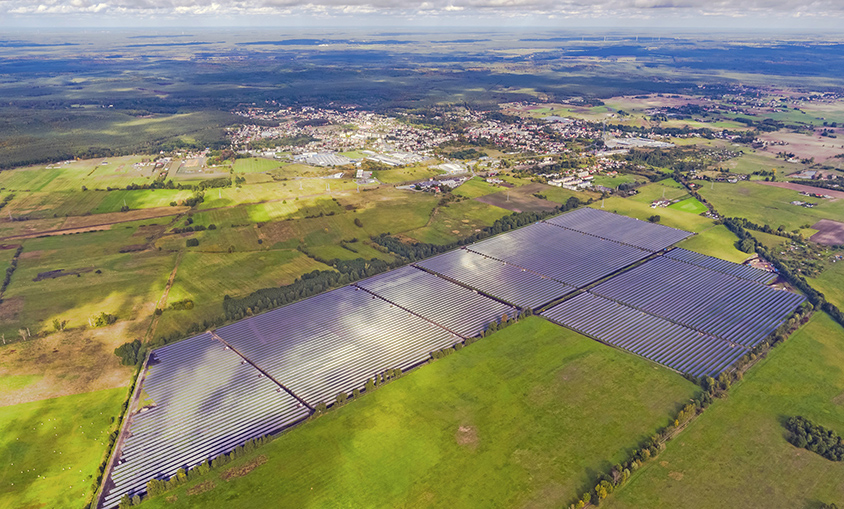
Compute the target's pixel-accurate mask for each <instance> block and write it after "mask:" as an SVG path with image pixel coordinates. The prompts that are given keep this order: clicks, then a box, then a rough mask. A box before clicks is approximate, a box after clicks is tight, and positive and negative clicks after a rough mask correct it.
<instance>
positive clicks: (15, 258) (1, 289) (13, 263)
mask: <svg viewBox="0 0 844 509" xmlns="http://www.w3.org/2000/svg"><path fill="white" fill-rule="evenodd" d="M22 252H23V246H18V248H17V249H16V250H15V254H14V255H13V256H12V261H11V262H9V266H8V267H6V276H5V277H4V278H3V284H2V285H0V302H3V300H2V298H1V297H2V296H3V293H4V292H5V291H6V288H8V287H9V283H11V282H12V274H14V273H15V270H17V268H18V258H19V257H20V255H21V253H22Z"/></svg>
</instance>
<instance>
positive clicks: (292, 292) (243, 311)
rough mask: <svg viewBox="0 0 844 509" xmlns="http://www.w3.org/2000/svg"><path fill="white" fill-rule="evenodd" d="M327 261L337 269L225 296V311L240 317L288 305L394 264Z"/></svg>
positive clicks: (233, 318)
mask: <svg viewBox="0 0 844 509" xmlns="http://www.w3.org/2000/svg"><path fill="white" fill-rule="evenodd" d="M323 263H326V264H327V265H330V266H332V267H334V268H335V269H337V270H336V271H334V270H315V271H312V272H309V273H307V274H303V275H302V276H301V277H299V278H297V279H296V281H294V282H293V283H292V284H289V285H287V286H282V287H276V288H262V289H260V290H257V291H255V292H252V293H251V294H249V295H247V296H245V297H242V298H237V299H235V298H231V297H229V296H228V295H226V296H224V297H223V311H224V315H225V316H224V318H225V319H226V320H240V319H241V318H245V317H247V316H252V315H253V314H257V313H260V312H261V311H264V310H267V309H273V308H277V307H279V306H284V305H285V304H289V303H291V302H296V301H298V300H302V299H306V298H308V297H311V296H314V295H317V294H319V293H322V292H324V291H326V290H329V289H331V288H335V287H337V286H341V285H346V284H349V283H352V282H354V281H357V280H359V279H362V278H365V277H370V276H374V275H376V274H380V273H381V272H384V271H386V270H388V269H390V268H392V265H391V264H389V263H387V262H385V261H384V260H379V259H377V258H373V259H371V260H364V259H363V258H356V259H354V260H338V259H334V260H326V261H324V262H323Z"/></svg>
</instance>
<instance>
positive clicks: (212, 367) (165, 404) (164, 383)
mask: <svg viewBox="0 0 844 509" xmlns="http://www.w3.org/2000/svg"><path fill="white" fill-rule="evenodd" d="M143 389H144V391H145V392H146V394H147V395H148V396H149V398H150V399H151V400H152V401H153V402H154V406H152V407H151V408H148V409H147V410H145V411H142V412H141V413H137V414H135V415H134V416H133V417H132V422H131V425H130V427H129V433H128V435H127V436H126V437H125V438H124V444H123V447H122V449H121V451H120V457H119V463H118V464H117V465H116V466H115V467H114V470H113V471H112V474H111V480H112V482H113V487H112V488H111V489H110V490H109V492H108V494H107V496H106V497H105V498H104V501H105V504H104V505H105V507H114V506H116V505H117V504H118V503H119V502H120V498H121V497H122V496H123V494H125V493H129V494H130V495H131V494H136V493H143V492H145V491H146V483H147V481H149V480H150V479H153V478H165V479H166V478H169V477H171V476H172V475H173V474H175V473H176V471H177V470H178V469H179V468H185V467H192V466H194V465H197V464H199V463H201V462H202V461H204V460H205V459H206V458H213V457H216V456H219V455H221V454H226V453H228V452H230V451H231V450H232V449H234V448H235V447H237V446H238V445H240V444H242V443H243V442H245V441H247V440H249V439H252V438H255V437H258V436H262V435H265V434H268V433H271V432H274V431H277V430H279V429H281V428H283V427H285V426H289V425H291V424H293V423H295V422H297V421H299V420H301V419H304V418H305V417H307V416H308V409H307V408H306V407H303V406H301V405H299V402H297V401H296V400H295V399H294V398H293V397H291V396H290V395H289V394H287V393H286V392H284V391H283V390H281V389H280V388H279V386H278V385H276V384H275V383H274V382H273V381H272V380H270V379H269V378H267V377H265V376H262V375H261V373H260V372H259V371H258V370H256V369H255V368H254V367H253V366H251V365H250V364H248V363H245V362H244V361H243V360H242V359H241V357H239V356H238V355H237V354H236V353H234V352H232V351H231V350H228V349H226V347H225V345H223V344H222V343H220V342H219V341H217V340H215V339H214V338H213V337H212V336H211V334H208V333H205V334H201V335H199V336H195V337H192V338H190V339H186V340H184V341H180V342H179V343H175V344H172V345H169V346H165V347H163V348H159V349H158V350H156V351H155V353H154V356H153V358H152V362H151V366H150V368H149V370H148V373H147V375H146V379H145V381H144V384H143Z"/></svg>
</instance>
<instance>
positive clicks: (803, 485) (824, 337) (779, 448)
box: [606, 314, 844, 509]
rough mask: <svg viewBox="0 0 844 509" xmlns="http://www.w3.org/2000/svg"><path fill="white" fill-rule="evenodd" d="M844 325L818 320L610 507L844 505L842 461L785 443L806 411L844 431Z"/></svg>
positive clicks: (718, 404)
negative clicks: (789, 424)
mask: <svg viewBox="0 0 844 509" xmlns="http://www.w3.org/2000/svg"><path fill="white" fill-rule="evenodd" d="M842 365H844V329H842V328H841V326H839V325H838V324H836V323H834V322H833V321H832V320H831V319H830V318H829V317H828V316H826V315H821V314H819V315H815V317H813V318H812V320H811V322H810V323H809V324H808V325H806V326H804V327H803V328H802V329H801V330H800V331H798V332H797V333H796V334H794V335H793V336H792V337H791V338H790V339H788V340H787V341H786V342H785V343H784V344H783V345H780V346H778V347H776V348H775V349H774V350H773V351H772V352H771V353H770V354H769V356H768V358H767V359H765V360H762V361H761V362H760V364H759V365H758V366H756V367H754V368H753V369H752V370H751V371H750V372H749V373H748V374H747V375H746V377H745V379H744V380H743V381H742V382H740V383H738V384H737V385H736V386H734V387H733V388H732V389H731V390H730V395H729V398H728V399H725V400H723V401H717V402H716V403H715V404H713V405H712V407H711V408H710V409H708V410H707V411H706V412H705V413H704V414H703V415H702V416H700V417H699V418H698V419H697V420H696V421H695V422H694V423H692V424H691V425H690V426H689V428H688V429H687V430H685V431H683V433H682V434H681V435H679V436H678V437H677V438H676V439H675V440H673V441H671V442H669V443H668V446H667V448H666V450H665V452H664V453H662V454H661V455H660V456H659V458H658V459H657V461H652V462H650V463H648V464H647V465H646V466H645V467H644V468H643V469H642V470H640V471H639V473H637V474H636V475H634V477H633V478H632V479H631V481H630V482H629V483H628V484H627V485H626V486H625V487H624V488H623V489H621V490H620V491H619V492H617V493H614V494H613V495H611V496H610V498H609V499H608V500H607V501H606V507H610V508H628V507H629V508H633V507H636V508H638V507H666V508H668V507H671V508H674V507H728V506H729V507H766V508H779V507H782V508H789V509H790V508H794V507H817V506H818V505H819V504H820V503H821V502H826V503H832V502H834V503H837V504H838V503H840V502H841V501H842V500H844V482H842V479H844V463H835V462H831V461H829V460H827V459H824V458H822V457H821V456H819V455H817V454H815V453H812V452H809V451H807V450H805V449H797V448H796V447H794V446H792V445H791V444H789V443H788V442H787V441H786V440H785V433H786V432H785V430H784V428H783V426H782V422H783V420H784V419H786V418H788V417H791V416H793V415H802V416H804V417H808V418H809V419H811V420H812V421H814V422H816V423H818V424H820V425H822V426H825V427H827V428H831V429H833V430H836V431H837V432H838V433H839V434H840V433H841V432H842V431H844V405H842V401H844V371H842V369H841V366H842Z"/></svg>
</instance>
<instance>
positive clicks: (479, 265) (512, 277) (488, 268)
mask: <svg viewBox="0 0 844 509" xmlns="http://www.w3.org/2000/svg"><path fill="white" fill-rule="evenodd" d="M416 265H417V266H418V267H421V268H423V269H425V270H428V271H431V272H435V273H437V274H439V275H441V276H443V277H446V278H449V279H452V280H454V281H457V282H458V283H460V284H462V285H466V286H468V287H469V288H473V289H475V290H478V291H479V292H483V293H485V294H487V295H491V296H493V297H495V298H496V299H498V300H501V301H504V302H508V303H510V304H512V305H514V306H518V307H520V308H530V309H537V308H539V307H542V305H544V304H548V303H549V302H551V301H554V300H556V299H558V298H560V297H562V296H563V295H566V294H568V293H570V292H572V291H574V289H575V288H574V287H573V286H569V285H565V284H563V283H560V282H559V281H555V280H553V279H550V278H548V277H545V276H540V275H537V274H536V273H534V272H528V271H527V270H525V269H522V268H519V267H516V266H515V265H509V264H507V263H504V262H501V261H498V260H493V259H492V258H489V257H486V256H483V255H480V254H478V253H473V252H471V251H468V250H466V249H458V250H456V251H450V252H448V253H445V254H441V255H439V256H435V257H433V258H428V259H427V260H423V261H421V262H418V263H417V264H416Z"/></svg>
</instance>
